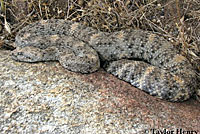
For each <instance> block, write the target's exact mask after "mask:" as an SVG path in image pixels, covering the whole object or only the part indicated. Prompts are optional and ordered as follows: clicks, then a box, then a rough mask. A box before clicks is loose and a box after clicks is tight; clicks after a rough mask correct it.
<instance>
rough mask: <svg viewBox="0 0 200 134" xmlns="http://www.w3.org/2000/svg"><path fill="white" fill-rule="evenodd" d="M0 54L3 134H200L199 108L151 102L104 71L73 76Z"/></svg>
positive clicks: (56, 66) (57, 68) (47, 65)
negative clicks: (185, 132)
mask: <svg viewBox="0 0 200 134" xmlns="http://www.w3.org/2000/svg"><path fill="white" fill-rule="evenodd" d="M9 55H10V51H4V50H0V133H4V134H7V133H10V134H11V133H29V134H32V133H34V134H37V133H38V134H57V133H59V134H66V133H67V134H79V133H80V134H137V133H141V134H143V133H144V134H148V133H153V130H154V133H156V132H157V133H160V132H161V131H162V132H164V131H165V132H172V131H174V132H178V131H179V132H180V131H182V132H183V131H188V132H193V133H194V134H195V132H197V133H200V112H199V111H200V103H199V102H198V101H196V100H194V99H190V100H188V101H185V102H182V103H172V102H167V101H163V100H160V99H157V98H155V97H152V96H150V95H148V94H146V93H144V92H142V91H141V90H138V89H136V88H134V87H132V86H131V85H129V84H128V83H126V82H124V81H121V80H119V79H117V78H115V77H114V76H112V75H111V74H108V73H106V72H105V71H104V70H102V69H101V70H99V71H98V72H95V73H92V74H84V75H83V74H80V73H73V72H70V71H67V70H66V69H64V68H63V67H62V66H61V65H60V64H59V63H58V62H40V63H34V64H31V63H24V62H16V61H13V60H11V58H10V56H9Z"/></svg>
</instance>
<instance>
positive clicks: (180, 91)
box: [11, 19, 200, 101]
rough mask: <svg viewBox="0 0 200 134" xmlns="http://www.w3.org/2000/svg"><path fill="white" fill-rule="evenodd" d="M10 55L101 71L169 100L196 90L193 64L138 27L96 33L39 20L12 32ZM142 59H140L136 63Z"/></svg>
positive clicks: (65, 23)
mask: <svg viewBox="0 0 200 134" xmlns="http://www.w3.org/2000/svg"><path fill="white" fill-rule="evenodd" d="M15 44H16V46H17V48H16V49H15V50H14V51H13V52H12V54H11V55H12V58H13V59H14V60H17V61H24V62H38V61H52V60H58V61H59V62H60V64H61V65H62V66H63V67H64V68H66V69H68V70H70V71H74V72H80V73H92V72H95V71H97V70H98V69H99V68H100V61H102V62H101V63H102V64H103V63H106V64H105V65H103V67H104V69H105V70H106V71H107V72H109V73H111V74H113V75H115V76H117V77H118V78H119V79H122V80H124V81H126V82H129V83H130V84H131V85H133V86H135V87H137V88H139V89H141V90H143V91H145V92H147V93H149V94H150V95H153V96H157V97H159V98H161V99H165V100H168V101H183V100H186V99H188V98H190V96H191V95H192V94H193V93H194V92H195V91H196V93H197V94H198V95H200V91H199V89H197V88H198V87H197V82H196V79H197V76H196V74H195V71H194V70H193V67H192V65H191V64H190V63H189V61H188V60H187V59H186V58H185V57H184V56H182V55H180V54H179V53H178V52H177V50H176V49H175V48H174V47H173V45H171V44H170V43H169V42H168V41H166V40H165V39H164V38H162V37H159V36H158V35H155V34H152V33H150V32H146V31H142V30H122V31H118V32H113V33H106V32H100V31H98V30H95V29H93V28H91V27H86V26H84V25H82V24H80V23H75V22H71V21H67V20H58V19H51V20H42V21H39V22H36V23H33V24H30V25H28V26H26V27H24V28H23V29H22V30H21V31H20V32H19V33H18V34H17V36H16V41H15ZM134 59H140V60H141V61H135V60H134Z"/></svg>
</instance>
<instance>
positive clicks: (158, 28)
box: [1, 0, 200, 70]
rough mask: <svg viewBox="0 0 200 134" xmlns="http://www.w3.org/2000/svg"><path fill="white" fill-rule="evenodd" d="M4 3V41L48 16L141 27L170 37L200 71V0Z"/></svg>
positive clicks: (104, 26) (103, 26)
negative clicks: (8, 29)
mask: <svg viewBox="0 0 200 134" xmlns="http://www.w3.org/2000/svg"><path fill="white" fill-rule="evenodd" d="M4 4H5V7H6V10H5V12H1V16H4V17H5V18H6V20H7V22H8V23H10V24H11V27H10V29H11V34H8V33H7V31H6V30H5V28H4V29H2V30H1V37H2V39H3V40H6V39H9V38H10V37H12V38H14V36H15V34H16V32H17V31H18V30H19V29H21V28H22V27H24V26H25V25H28V24H30V23H32V22H34V21H37V20H40V19H50V18H57V19H69V20H73V21H78V22H82V23H84V24H85V25H88V26H92V27H94V28H97V29H99V30H101V31H107V32H112V31H118V30H121V29H127V28H134V29H143V30H148V31H152V32H154V33H157V34H159V35H162V36H164V37H165V38H166V39H168V40H170V41H171V42H172V43H173V44H174V45H175V46H176V47H177V48H179V50H180V51H181V52H182V53H183V54H184V55H186V56H187V57H188V58H189V59H190V61H191V62H192V63H193V64H194V66H195V67H196V68H197V70H198V69H199V70H200V58H199V57H200V51H199V50H200V0H57V1H55V0H26V1H25V0H15V1H11V0H7V1H6V0H5V1H4ZM4 17H2V18H1V26H3V25H4ZM12 38H10V39H12Z"/></svg>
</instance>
